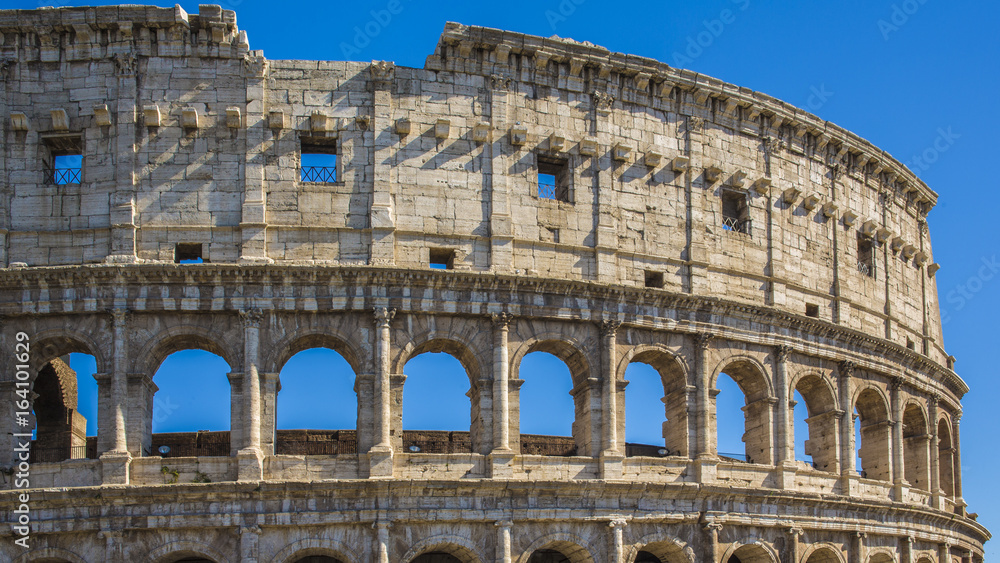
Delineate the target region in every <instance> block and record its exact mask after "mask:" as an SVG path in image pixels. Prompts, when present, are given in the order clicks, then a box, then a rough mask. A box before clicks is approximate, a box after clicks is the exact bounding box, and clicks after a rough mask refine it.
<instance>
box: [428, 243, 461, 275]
mask: <svg viewBox="0 0 1000 563" xmlns="http://www.w3.org/2000/svg"><path fill="white" fill-rule="evenodd" d="M430 254H431V268H433V269H435V270H451V269H452V268H454V267H455V251H454V250H453V249H451V248H432V249H431V252H430Z"/></svg>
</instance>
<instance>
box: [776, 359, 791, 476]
mask: <svg viewBox="0 0 1000 563" xmlns="http://www.w3.org/2000/svg"><path fill="white" fill-rule="evenodd" d="M791 353H792V347H791V346H786V345H780V346H775V347H774V387H775V392H776V394H777V398H778V412H777V418H778V420H777V424H776V425H775V426H776V429H777V436H776V439H775V445H776V447H775V454H776V455H775V465H777V466H779V467H780V468H781V469H779V471H778V488H779V489H790V488H792V487H793V486H794V485H795V450H794V443H793V441H792V440H789V439H788V438H789V436H788V430H789V423H790V418H791V415H790V409H789V408H788V407H789V402H790V401H791V396H792V394H791V390H790V389H789V388H788V370H787V362H788V355H789V354H791Z"/></svg>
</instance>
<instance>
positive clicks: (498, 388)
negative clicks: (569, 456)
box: [490, 313, 514, 532]
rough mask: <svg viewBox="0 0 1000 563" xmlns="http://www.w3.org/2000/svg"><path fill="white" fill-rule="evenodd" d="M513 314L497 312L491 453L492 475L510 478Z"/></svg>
mask: <svg viewBox="0 0 1000 563" xmlns="http://www.w3.org/2000/svg"><path fill="white" fill-rule="evenodd" d="M513 318H514V317H513V315H511V314H510V313H494V314H493V315H492V321H493V438H494V443H493V451H492V452H491V454H490V475H491V476H492V477H494V478H510V476H511V475H512V474H513V473H512V471H513V468H512V467H511V462H512V461H513V459H514V451H513V450H511V447H510V351H509V350H508V344H507V336H508V333H509V331H510V322H511V320H513ZM508 532H509V530H508Z"/></svg>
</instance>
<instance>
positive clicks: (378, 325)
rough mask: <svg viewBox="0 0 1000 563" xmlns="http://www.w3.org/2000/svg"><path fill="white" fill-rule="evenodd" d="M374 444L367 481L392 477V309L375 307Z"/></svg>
mask: <svg viewBox="0 0 1000 563" xmlns="http://www.w3.org/2000/svg"><path fill="white" fill-rule="evenodd" d="M374 315H375V319H374V320H375V398H376V404H377V405H378V408H377V410H376V416H375V428H376V430H375V440H376V443H375V445H374V446H372V448H371V450H369V454H368V455H369V464H370V467H369V473H368V476H369V477H392V437H391V431H392V412H391V404H392V396H391V390H392V380H391V376H390V373H389V344H390V341H389V339H390V334H389V324H390V323H391V322H392V318H393V317H395V316H396V310H395V309H389V308H387V307H375V309H374Z"/></svg>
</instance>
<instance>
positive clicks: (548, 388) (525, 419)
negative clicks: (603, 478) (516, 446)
mask: <svg viewBox="0 0 1000 563" xmlns="http://www.w3.org/2000/svg"><path fill="white" fill-rule="evenodd" d="M518 376H519V378H520V380H521V381H522V382H523V384H522V385H520V387H518V388H513V387H512V388H511V395H512V396H511V399H510V404H511V406H512V407H513V408H516V409H517V413H513V412H512V413H511V418H513V417H514V416H517V417H518V421H519V422H518V428H519V431H520V436H519V441H520V446H521V453H522V454H530V455H553V456H573V455H583V452H584V451H586V447H585V444H583V446H584V447H581V443H580V442H581V440H580V439H577V435H578V434H579V433H580V431H581V429H580V428H579V424H578V421H577V416H578V414H579V407H578V405H579V402H580V399H579V395H578V394H574V393H575V391H574V386H573V378H572V375H571V371H570V369H569V366H568V365H567V364H566V363H565V362H563V360H561V359H560V358H559V357H557V356H556V355H554V354H551V353H549V352H544V351H534V352H530V353H528V354H526V355H525V356H524V358H523V359H522V360H521V364H520V367H519V370H518ZM514 394H517V397H516V400H515V397H514V396H513V395H514Z"/></svg>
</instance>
